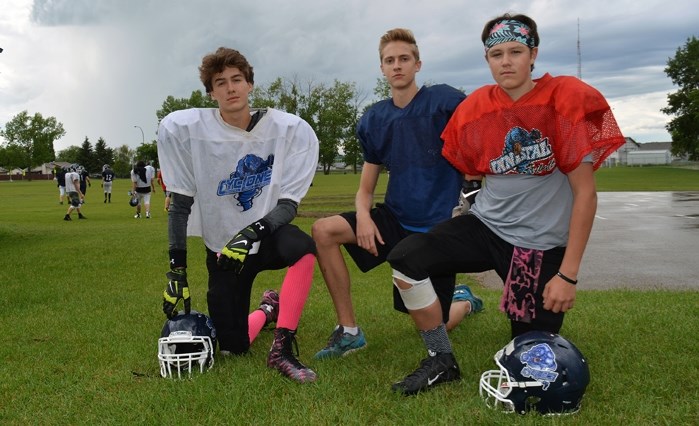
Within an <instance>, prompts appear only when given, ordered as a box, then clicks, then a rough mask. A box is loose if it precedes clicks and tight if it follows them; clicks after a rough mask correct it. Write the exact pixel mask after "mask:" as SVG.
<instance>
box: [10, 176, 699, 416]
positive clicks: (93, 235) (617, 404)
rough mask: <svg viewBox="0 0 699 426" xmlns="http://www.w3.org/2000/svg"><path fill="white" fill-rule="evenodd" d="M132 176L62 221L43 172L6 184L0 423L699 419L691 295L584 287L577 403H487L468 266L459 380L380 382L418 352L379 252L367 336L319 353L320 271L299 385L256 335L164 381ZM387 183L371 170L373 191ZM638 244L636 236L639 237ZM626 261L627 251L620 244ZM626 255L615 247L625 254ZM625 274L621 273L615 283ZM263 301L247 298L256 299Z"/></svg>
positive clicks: (154, 259) (276, 277)
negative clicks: (426, 384)
mask: <svg viewBox="0 0 699 426" xmlns="http://www.w3.org/2000/svg"><path fill="white" fill-rule="evenodd" d="M357 183H358V176H357V175H330V176H323V175H318V176H317V178H316V179H315V181H314V185H313V187H312V188H311V190H310V192H309V194H308V196H307V198H306V200H305V201H304V203H303V204H302V206H301V210H300V215H299V218H297V220H296V223H297V224H298V225H299V226H300V227H302V228H303V229H305V230H310V226H311V224H312V222H313V220H314V218H316V217H318V216H322V215H326V214H332V213H336V212H339V211H344V210H351V209H353V196H354V191H355V190H356V187H357ZM597 184H598V187H599V188H600V190H605V191H622V190H623V191H636V190H639V191H640V190H642V191H652V190H663V191H666V190H675V191H681V190H693V191H697V190H699V171H697V170H689V169H673V168H667V167H647V168H642V169H641V168H636V169H630V168H622V167H619V168H614V169H603V170H600V171H599V172H598V174H597ZM128 188H129V184H128V182H127V181H124V180H118V181H117V182H116V183H115V184H114V194H113V202H112V203H111V204H104V203H102V193H101V189H100V187H99V184H93V185H92V188H90V189H89V190H88V193H87V204H85V206H84V208H83V212H84V214H85V215H86V216H87V218H88V219H87V220H80V221H78V220H77V218H76V217H75V215H74V220H73V221H72V222H64V221H63V220H62V217H63V215H64V214H65V210H66V207H67V206H65V205H63V206H60V205H58V203H57V201H58V191H57V189H56V186H55V183H53V182H51V181H33V182H13V183H10V182H0V200H2V204H3V209H2V210H0V250H1V253H2V256H0V282H1V283H2V291H1V292H0V306H2V310H0V330H1V331H2V345H0V362H1V364H0V424H2V425H28V424H32V425H35V424H36V425H76V424H80V425H82V424H89V425H93V424H129V425H131V424H144V425H159V424H173V423H174V424H231V425H239V424H240V425H245V424H270V425H276V424H313V425H316V424H317V425H336V424H338V425H339V424H342V425H344V424H348V425H355V424H356V425H365V424H375V425H394V424H406V425H421V424H439V425H452V424H513V423H514V424H524V425H535V424H542V423H544V424H572V425H622V424H623V425H696V424H699V357H698V355H697V354H699V343H698V340H697V331H699V326H698V322H697V318H699V292H692V291H628V290H619V291H617V290H609V291H591V290H581V291H580V292H579V293H578V303H576V307H575V309H574V310H572V311H571V312H570V313H569V315H567V318H566V322H565V325H564V327H563V330H562V334H563V335H565V336H566V337H568V338H569V339H570V340H572V341H573V342H575V343H576V344H577V346H578V347H579V348H580V349H581V350H582V352H583V353H584V354H585V355H586V356H587V358H588V360H589V364H590V369H591V375H592V381H591V384H590V386H589V388H588V392H587V393H586V397H585V401H584V404H583V409H582V410H581V412H580V413H578V414H577V415H574V416H568V417H564V418H547V419H542V418H541V417H539V416H536V415H532V414H530V415H527V416H516V415H506V414H502V413H499V412H495V411H492V410H489V409H488V408H486V407H485V405H484V404H483V402H482V401H481V399H480V397H479V395H478V378H479V377H480V374H481V373H482V372H483V371H484V370H487V369H492V368H494V367H495V364H494V363H493V361H492V356H493V354H494V353H495V352H496V351H497V350H498V349H500V348H501V347H502V346H503V345H504V344H506V343H507V342H508V340H509V338H508V336H509V324H508V322H507V320H506V318H505V316H504V314H502V313H501V312H499V311H498V309H497V306H498V301H499V297H500V294H501V292H500V291H498V290H489V289H486V288H484V287H482V286H480V285H478V284H477V283H474V282H473V281H472V280H470V279H469V278H468V277H466V276H462V277H460V279H462V280H464V281H466V282H469V283H470V284H471V285H472V286H473V288H474V290H475V291H476V293H477V294H478V295H480V296H482V298H483V299H484V301H485V306H486V310H485V311H484V312H483V313H481V314H478V315H475V316H472V317H469V318H467V319H466V320H465V321H464V322H463V323H462V324H461V325H460V326H459V327H458V328H457V329H456V330H454V331H453V332H452V333H451V338H452V343H453V345H454V350H455V353H456V356H457V359H458V361H459V363H460V366H461V370H462V374H463V380H462V381H461V382H459V383H456V384H450V385H445V386H442V387H440V388H438V389H435V390H434V391H432V392H427V393H425V394H421V395H418V396H416V397H409V398H406V397H402V396H399V395H395V394H393V393H391V392H390V385H391V383H392V382H393V381H395V380H397V379H400V378H402V377H403V376H404V375H405V374H407V373H408V372H410V371H412V370H413V369H414V368H415V367H416V366H417V363H418V361H419V360H420V359H422V358H423V356H424V348H423V345H422V343H421V340H420V338H419V336H418V334H417V333H416V331H415V329H414V326H413V324H412V322H411V321H410V320H409V318H408V317H406V316H405V315H402V314H399V313H397V312H395V311H393V310H392V309H391V307H390V306H391V304H390V300H391V299H390V298H391V291H392V287H391V282H390V278H389V276H390V273H389V269H388V267H387V266H386V265H383V266H382V267H379V268H377V269H375V270H374V271H371V272H369V273H366V274H361V273H359V272H358V271H357V270H356V269H354V267H353V266H352V264H351V263H350V267H351V274H352V277H353V296H354V301H355V305H356V310H357V316H358V319H359V321H360V325H361V326H362V327H363V329H364V330H365V333H366V335H367V339H368V343H369V345H368V348H367V349H366V350H364V351H360V352H358V353H356V354H353V355H351V356H350V357H348V358H345V359H341V360H330V361H322V362H321V361H315V360H313V359H312V356H313V354H314V353H315V352H316V351H317V350H318V349H320V348H321V347H322V346H323V345H324V344H325V342H326V339H327V337H328V335H329V333H330V331H331V330H332V327H333V326H334V323H335V316H334V311H333V308H332V302H331V300H330V297H329V295H328V292H327V290H326V288H325V284H324V283H323V279H322V276H321V275H320V273H319V272H318V270H317V269H316V274H315V276H314V282H313V288H312V290H311V294H310V297H309V300H308V302H307V305H306V309H305V311H304V314H303V317H302V319H301V324H300V327H299V334H298V343H299V349H300V358H301V360H302V361H303V362H305V363H306V364H308V365H309V366H310V367H312V368H313V369H314V370H315V371H316V372H317V373H318V375H319V379H318V381H317V382H316V383H314V384H311V385H298V384H296V383H293V382H290V381H289V380H286V379H284V378H283V377H281V376H280V375H279V374H278V373H277V372H276V371H273V370H270V369H268V368H267V367H266V366H265V360H266V353H267V350H268V348H269V345H270V343H271V339H272V334H271V332H270V331H263V332H262V333H261V334H260V336H259V338H258V340H257V341H255V342H254V343H253V345H252V349H251V353H250V354H249V355H248V356H244V357H238V358H228V359H225V360H218V359H217V361H216V364H215V365H214V367H213V369H212V370H211V371H209V372H208V373H206V374H204V375H201V376H197V377H195V378H194V379H193V380H181V381H173V380H166V379H162V378H161V377H160V375H159V368H158V362H157V357H156V355H157V344H156V343H157V338H158V337H159V334H160V329H161V327H162V325H163V322H164V316H163V314H162V312H161V295H162V290H163V288H164V285H165V275H164V274H165V272H166V270H167V219H166V216H165V212H163V210H162V204H163V196H162V194H161V193H157V194H155V195H154V196H153V206H154V207H153V209H152V210H153V218H152V219H150V220H146V219H140V220H135V219H134V218H133V208H131V207H129V206H128V196H127V195H126V192H127V190H128ZM383 188H385V176H382V179H381V181H380V186H379V191H378V192H379V193H381V192H382V191H383ZM639 249H642V248H641V247H639ZM624 255H628V256H632V255H633V253H624ZM203 257H204V249H203V245H202V243H201V241H200V240H199V239H198V238H191V239H190V241H189V265H190V267H189V277H190V282H191V284H190V286H191V288H192V292H193V296H192V298H193V307H194V308H195V309H197V310H200V311H204V312H206V302H205V301H206V298H205V288H206V276H205V270H204V265H203ZM620 261H623V259H620ZM282 276H283V271H277V272H265V273H263V274H261V275H260V276H259V277H258V280H257V282H256V284H255V287H254V289H253V294H254V295H261V293H262V291H263V290H265V289H266V288H277V289H278V288H279V284H280V281H281V277H282ZM619 279H620V280H623V277H620V278H619ZM256 303H257V296H255V300H253V304H256Z"/></svg>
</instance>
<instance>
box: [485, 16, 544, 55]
mask: <svg viewBox="0 0 699 426" xmlns="http://www.w3.org/2000/svg"><path fill="white" fill-rule="evenodd" d="M530 31H531V30H530V29H529V27H528V26H526V25H524V24H523V23H521V22H519V21H515V20H512V19H508V20H504V21H500V22H498V23H496V24H495V25H493V28H491V29H490V35H489V36H488V38H487V39H486V40H485V43H483V44H484V45H485V50H488V49H490V48H491V47H493V46H495V45H496V44H500V43H505V42H508V41H516V42H519V43H522V44H524V45H525V46H529V47H530V48H534V47H536V44H535V42H534V37H532V36H530V35H529V32H530Z"/></svg>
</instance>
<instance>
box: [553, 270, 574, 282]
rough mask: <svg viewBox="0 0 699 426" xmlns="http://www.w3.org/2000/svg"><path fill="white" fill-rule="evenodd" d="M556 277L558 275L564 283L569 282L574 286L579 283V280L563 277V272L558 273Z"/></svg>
mask: <svg viewBox="0 0 699 426" xmlns="http://www.w3.org/2000/svg"><path fill="white" fill-rule="evenodd" d="M556 275H558V276H559V277H561V279H562V280H563V281H565V282H567V283H568V284H573V285H575V284H577V283H578V280H574V279H572V278H570V277H566V276H565V275H563V274H562V273H561V271H558V272H556Z"/></svg>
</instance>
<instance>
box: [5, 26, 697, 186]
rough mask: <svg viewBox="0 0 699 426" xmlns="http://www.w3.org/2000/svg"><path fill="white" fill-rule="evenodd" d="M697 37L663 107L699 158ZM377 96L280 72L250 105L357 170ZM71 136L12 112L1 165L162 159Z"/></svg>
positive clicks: (674, 63) (678, 150)
mask: <svg viewBox="0 0 699 426" xmlns="http://www.w3.org/2000/svg"><path fill="white" fill-rule="evenodd" d="M697 63H699V40H698V39H697V38H696V37H695V36H692V37H690V38H688V39H687V42H686V43H685V45H684V46H682V47H679V48H678V49H677V52H676V53H675V56H674V57H672V58H669V59H668V61H667V67H666V68H665V70H664V71H665V73H666V74H667V76H668V77H669V78H670V79H671V80H672V82H673V84H675V85H676V86H678V87H679V89H678V90H677V91H676V92H674V93H670V94H669V95H668V106H667V107H665V108H662V109H661V111H662V112H663V113H665V114H667V115H670V116H673V118H672V119H671V120H670V121H669V122H668V123H667V124H666V126H665V127H666V128H667V130H668V131H669V132H670V135H671V136H672V153H673V154H674V155H685V154H686V155H688V157H689V159H690V160H692V161H699V67H697V66H696V64H697ZM373 94H374V100H373V101H371V102H370V103H367V102H366V100H367V98H368V95H367V94H366V93H364V92H363V91H362V90H360V89H358V88H357V87H356V84H355V83H354V82H341V81H338V80H335V81H334V82H333V83H332V84H326V83H318V82H314V81H311V80H306V81H301V80H300V79H298V78H296V77H294V78H293V79H282V78H281V77H279V78H277V79H276V80H274V81H273V82H272V83H270V84H268V85H266V86H264V85H262V86H257V85H256V86H255V87H254V90H253V92H252V94H251V96H250V103H251V107H252V108H267V107H269V108H276V109H280V110H283V111H286V112H289V113H292V114H296V115H298V116H300V117H301V118H303V119H304V120H306V121H307V122H308V123H309V124H310V125H311V127H313V129H314V130H315V132H316V135H317V136H318V140H319V141H320V151H319V158H318V162H319V164H320V165H321V166H322V168H323V172H324V173H329V172H330V169H331V167H332V165H333V164H334V163H335V162H336V161H337V160H338V158H342V159H343V162H344V163H345V164H346V165H349V166H351V167H352V168H353V170H354V172H355V173H356V172H357V168H358V166H359V165H360V164H362V162H363V159H362V153H361V149H360V146H359V141H358V140H357V138H356V136H355V129H356V126H357V123H358V121H359V118H360V117H361V116H362V114H363V113H364V112H365V111H366V109H367V108H369V107H370V106H371V105H373V103H375V102H378V101H379V100H382V99H387V98H388V97H389V96H390V88H389V86H388V84H387V83H386V81H385V80H384V79H382V78H380V79H377V82H376V87H375V88H374V91H373ZM216 106H217V105H216V103H215V102H214V101H213V100H212V99H211V98H210V97H209V96H208V95H206V94H205V93H203V92H202V91H201V90H195V91H193V92H192V94H191V95H190V97H189V98H175V97H174V96H168V97H167V98H166V99H165V101H164V102H163V104H162V108H161V109H159V110H157V111H156V117H157V119H158V122H160V120H162V119H163V118H164V117H165V116H166V115H167V114H169V113H171V112H173V111H177V110H181V109H186V108H195V107H198V108H215V107H216ZM64 135H65V130H64V128H63V124H62V123H60V122H58V121H57V120H56V118H54V117H43V116H42V115H41V114H40V113H35V114H34V115H30V114H29V113H28V112H27V111H22V112H20V113H19V114H17V115H16V116H15V117H13V118H12V119H11V120H10V121H9V122H7V124H6V125H5V127H4V128H2V129H0V136H1V137H3V138H4V142H3V143H2V146H0V166H3V167H4V168H6V169H8V170H10V169H13V168H23V169H24V168H29V169H31V168H33V167H36V166H39V165H41V164H44V163H48V162H51V161H66V162H69V163H80V164H82V165H83V166H85V167H86V168H87V170H88V171H90V172H91V173H94V172H101V170H102V165H104V164H109V165H111V166H112V168H113V169H114V171H115V172H116V173H117V176H120V177H125V176H128V174H129V171H130V170H131V167H132V163H133V161H134V159H139V160H144V161H155V162H157V159H158V152H157V145H156V141H155V140H153V141H149V142H143V143H142V144H141V145H140V146H139V147H137V148H136V149H135V150H133V149H131V148H129V147H128V146H127V145H123V146H120V147H117V148H110V147H108V146H107V143H106V141H105V140H104V139H103V138H101V137H100V138H99V139H98V140H97V142H96V143H95V145H94V147H93V145H92V143H91V142H90V140H89V139H88V138H87V137H86V138H85V140H84V141H83V143H82V145H81V146H79V147H78V146H71V147H69V148H67V149H65V150H63V151H61V152H59V153H58V154H56V153H55V152H54V148H53V143H54V142H55V141H56V140H58V139H60V138H61V137H63V136H64Z"/></svg>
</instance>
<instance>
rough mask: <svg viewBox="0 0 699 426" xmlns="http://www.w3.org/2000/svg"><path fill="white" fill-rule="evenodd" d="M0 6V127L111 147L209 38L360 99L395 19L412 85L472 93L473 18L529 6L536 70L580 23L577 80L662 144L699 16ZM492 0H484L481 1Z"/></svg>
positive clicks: (188, 76)
mask: <svg viewBox="0 0 699 426" xmlns="http://www.w3.org/2000/svg"><path fill="white" fill-rule="evenodd" d="M8 3H9V4H8V6H3V7H4V10H3V15H2V16H0V46H1V47H3V48H4V49H5V51H4V52H3V53H1V54H0V77H2V78H0V125H4V123H5V122H6V121H7V120H9V119H10V118H12V117H13V116H14V115H16V114H17V113H19V112H20V111H22V110H25V109H27V110H29V112H30V113H33V112H41V113H42V114H43V115H53V116H55V117H56V118H57V119H58V120H59V121H61V122H63V123H64V126H65V128H66V131H67V134H66V136H65V137H64V138H62V139H61V140H60V141H59V142H58V143H57V144H56V149H57V150H60V149H64V148H66V147H67V146H70V145H79V144H80V143H82V140H83V139H84V138H85V137H86V136H87V137H89V138H90V140H91V141H92V142H93V143H94V142H95V141H97V139H98V138H99V137H103V138H104V139H105V140H106V141H107V144H108V145H109V146H119V145H122V144H128V145H131V146H133V147H135V146H137V145H138V144H140V142H141V135H140V131H138V129H134V127H133V126H134V125H139V126H141V127H142V128H143V129H144V132H145V134H146V139H148V140H150V139H153V138H154V137H155V131H156V126H157V118H156V116H155V111H156V110H157V109H159V108H160V107H161V105H162V102H163V101H164V100H165V98H166V97H167V96H169V95H173V96H176V97H188V96H189V95H190V93H191V92H192V91H193V90H200V89H202V85H201V83H200V82H199V81H198V70H197V67H198V65H199V62H200V60H201V57H202V56H203V55H204V54H206V53H208V52H212V51H214V50H215V49H216V48H217V47H219V46H230V47H234V48H236V49H238V50H240V51H241V52H243V53H244V54H245V55H246V56H247V57H248V59H249V60H250V62H251V63H252V64H253V66H254V67H255V76H256V78H255V79H256V83H257V84H258V85H259V84H262V85H265V84H268V83H270V82H271V81H273V80H274V79H276V78H277V77H283V78H300V79H302V80H313V81H316V82H328V83H331V82H332V81H333V80H335V79H337V80H340V81H349V82H355V83H356V85H357V87H358V88H359V89H361V90H363V92H364V93H365V94H367V96H368V97H369V98H370V99H371V98H372V97H373V93H372V91H373V88H374V86H375V83H376V80H377V78H380V77H381V74H380V71H379V59H378V50H377V49H378V40H379V37H380V36H381V35H382V34H383V33H384V32H385V31H386V30H388V29H390V28H394V27H407V28H410V29H412V30H413V31H414V33H415V35H416V36H417V39H418V44H419V46H420V51H421V54H422V59H423V68H422V71H421V72H420V74H419V75H418V80H419V83H424V82H433V83H442V82H443V83H448V84H451V85H453V86H455V87H459V88H463V89H465V90H466V91H472V90H474V89H475V88H477V87H479V86H482V85H483V84H491V83H492V78H491V76H490V72H489V71H488V68H487V65H486V63H485V61H484V59H483V48H482V46H481V44H480V33H481V30H482V26H483V24H484V23H485V22H486V21H487V20H488V19H490V18H492V17H494V16H496V15H498V14H500V13H502V12H504V11H515V12H523V13H527V14H529V15H531V16H532V17H533V18H534V19H536V21H537V22H538V24H539V31H540V33H541V36H542V43H541V49H540V53H539V57H538V60H537V64H536V70H535V75H541V74H542V73H544V72H550V73H551V74H554V75H560V74H568V75H575V74H576V72H577V62H578V56H577V40H578V37H577V23H578V19H579V20H580V40H581V47H582V55H581V57H582V77H583V79H584V80H585V81H586V82H588V83H590V84H592V85H593V86H595V87H596V88H598V89H599V90H600V91H601V92H602V93H603V94H604V95H605V96H606V97H607V98H608V100H609V101H610V104H612V105H613V107H614V108H615V114H616V115H617V119H618V120H619V122H620V124H621V125H622V130H623V131H624V132H625V133H626V134H627V135H628V136H631V137H634V138H635V139H636V140H639V141H654V140H669V136H668V135H667V132H665V130H664V125H665V122H666V121H667V120H668V117H667V116H664V115H662V114H661V113H660V112H659V109H660V108H662V107H663V106H664V97H666V95H667V93H668V92H671V91H672V90H674V88H673V86H672V83H671V81H670V80H669V79H668V78H667V76H666V75H665V74H664V72H663V69H664V67H665V65H666V62H667V59H668V58H669V57H671V56H674V54H675V51H676V50H677V48H678V47H680V46H682V45H683V44H684V43H685V42H686V40H687V38H688V37H690V36H692V35H695V34H696V22H699V13H698V12H696V11H695V10H694V9H696V8H695V7H693V5H692V2H690V1H689V0H682V1H677V2H673V3H672V7H669V6H668V4H667V3H666V2H661V1H656V0H649V1H645V2H642V3H641V4H639V2H635V1H633V2H632V1H626V0H624V1H614V2H609V1H608V0H590V1H587V2H581V1H577V0H576V1H573V0H561V1H556V2H553V1H549V0H532V1H528V2H520V1H498V2H490V4H485V3H482V4H481V3H479V4H474V2H466V1H463V0H441V1H438V2H425V1H419V0H382V1H371V0H347V1H344V2H330V1H325V0H298V1H294V2H289V1H277V0H268V1H266V2H241V1H230V0H202V1H185V0H119V1H113V0H35V1H33V2H32V1H30V0H9V2H8ZM493 3H495V5H493Z"/></svg>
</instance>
